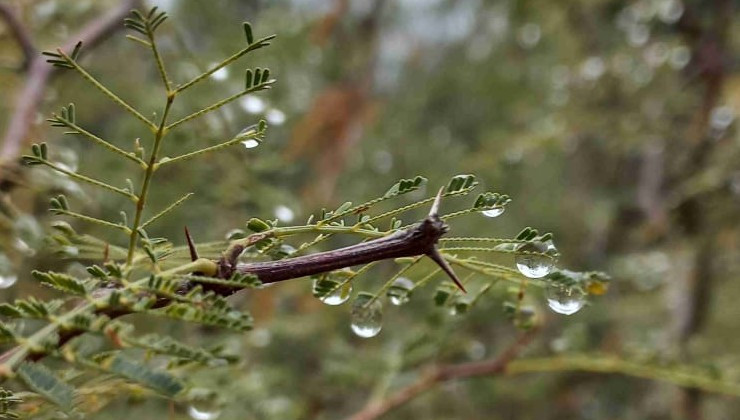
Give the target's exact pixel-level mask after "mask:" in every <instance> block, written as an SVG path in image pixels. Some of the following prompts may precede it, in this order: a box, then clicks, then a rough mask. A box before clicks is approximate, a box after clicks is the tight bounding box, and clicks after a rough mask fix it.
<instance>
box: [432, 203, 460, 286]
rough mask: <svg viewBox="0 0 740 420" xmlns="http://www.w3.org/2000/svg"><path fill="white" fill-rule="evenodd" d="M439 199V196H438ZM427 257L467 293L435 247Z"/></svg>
mask: <svg viewBox="0 0 740 420" xmlns="http://www.w3.org/2000/svg"><path fill="white" fill-rule="evenodd" d="M438 197H439V196H438ZM427 257H429V258H431V259H432V261H434V262H436V263H437V265H439V268H441V269H442V271H444V272H445V273H447V275H448V276H450V279H452V281H453V282H454V283H455V285H456V286H457V287H458V288H459V289H460V290H462V292H463V293H468V291H467V290H465V287H464V286H463V285H462V282H461V281H460V279H459V278H458V277H457V274H455V272H454V271H453V270H452V267H451V266H450V264H449V263H448V262H447V260H445V259H444V257H442V254H440V253H439V249H437V247H436V246H435V247H434V248H433V249H432V250H431V251H430V252H429V253H428V254H427Z"/></svg>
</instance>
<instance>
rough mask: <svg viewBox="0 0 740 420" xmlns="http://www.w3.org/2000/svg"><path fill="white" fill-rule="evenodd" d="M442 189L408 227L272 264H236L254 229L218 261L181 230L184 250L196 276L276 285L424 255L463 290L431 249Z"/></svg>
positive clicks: (8, 355) (71, 333)
mask: <svg viewBox="0 0 740 420" xmlns="http://www.w3.org/2000/svg"><path fill="white" fill-rule="evenodd" d="M442 193H443V189H440V190H439V193H438V194H437V196H436V197H435V199H434V204H433V205H432V208H431V210H430V212H429V215H428V216H427V217H426V218H425V219H424V220H423V221H422V222H421V223H419V224H417V225H414V226H412V227H410V228H408V229H405V230H401V231H398V232H396V233H394V234H391V235H388V236H385V237H381V238H378V239H374V240H371V241H367V242H362V243H360V244H357V245H352V246H348V247H345V248H340V249H336V250H333V251H327V252H319V253H316V254H312V255H306V256H300V257H294V258H287V259H283V260H278V261H272V262H262V263H251V264H237V257H238V256H239V254H241V252H242V251H243V250H244V248H245V247H247V246H249V245H250V244H254V243H256V242H258V241H259V240H262V239H265V238H266V237H269V236H267V235H265V234H262V233H257V234H254V235H252V236H251V237H249V238H247V240H246V241H245V242H243V243H242V244H241V245H239V246H236V247H231V248H229V249H227V250H226V251H225V252H224V256H223V257H222V258H221V259H220V260H219V261H218V262H213V261H210V260H206V259H204V258H199V257H198V253H197V251H196V250H195V245H194V244H193V241H192V238H190V234H189V232H188V231H187V230H186V239H187V242H188V246H189V248H190V256H191V259H192V260H193V262H192V263H191V264H193V265H197V266H198V267H199V269H197V270H195V271H196V272H197V273H198V274H202V275H208V276H214V277H218V278H230V277H231V276H232V275H233V274H234V273H235V272H237V271H238V272H240V273H243V274H253V275H256V276H257V277H258V278H259V279H260V281H262V282H263V283H276V282H280V281H285V280H291V279H295V278H299V277H304V276H310V275H312V274H319V273H324V272H327V271H331V270H336V269H340V268H345V267H350V266H353V265H359V264H366V263H370V262H373V261H380V260H385V259H391V258H399V257H411V256H420V255H427V256H429V257H430V258H432V260H434V261H435V262H437V264H439V265H440V266H441V268H442V269H443V270H444V271H445V272H447V274H448V275H449V276H450V278H451V279H452V281H454V282H455V283H456V284H457V285H458V287H460V289H462V290H463V291H464V290H465V289H464V288H463V286H462V284H461V283H460V280H459V279H458V277H457V276H456V275H455V273H454V272H453V271H452V269H451V268H450V267H449V265H448V264H447V262H446V261H445V260H444V259H443V258H442V257H441V256H440V255H439V250H438V249H437V242H438V240H439V238H440V237H441V236H442V235H444V234H445V233H446V232H447V230H448V226H447V225H446V224H445V223H444V222H443V221H442V220H441V219H440V217H439V214H438V212H439V205H440V201H441V198H442ZM195 286H196V284H185V285H184V286H183V287H182V288H181V290H180V291H179V293H182V294H186V293H188V292H189V291H190V290H191V289H192V288H193V287H195ZM201 287H202V288H203V289H204V290H206V291H213V292H215V293H218V294H220V295H222V296H229V295H231V294H233V293H236V292H238V291H239V290H241V289H236V288H229V287H223V286H219V285H213V284H201ZM113 290H114V289H112V288H101V289H98V290H97V291H96V292H95V294H96V295H97V296H98V297H104V296H105V295H106V294H109V293H111V292H112V291H113ZM86 303H87V302H82V303H81V305H83V306H84V305H85V304H86ZM170 303H171V300H170V299H168V298H163V297H162V298H159V299H158V300H157V302H156V304H155V307H156V308H162V307H165V306H167V305H169V304H170ZM80 308H82V306H80ZM80 310H82V309H80ZM94 312H95V313H96V314H98V315H102V314H104V315H106V316H108V318H110V319H114V318H118V317H120V316H123V315H127V314H129V313H131V311H130V310H128V309H126V308H125V307H116V308H105V309H97V310H94ZM83 333H84V331H83V330H65V331H64V332H63V333H61V334H60V336H59V341H58V344H57V347H61V346H62V345H64V344H65V343H67V342H68V341H69V340H71V339H72V338H75V337H77V336H79V335H81V334H83ZM20 349H21V347H14V348H12V349H10V350H8V351H6V352H5V353H3V354H0V365H2V364H5V363H8V361H9V360H11V359H14V358H15V359H18V358H19V357H18V356H16V354H17V353H18V352H19V351H20ZM44 356H45V354H43V353H34V354H30V355H28V356H25V358H27V359H30V360H39V359H41V358H43V357H44ZM1 373H2V369H0V374H1Z"/></svg>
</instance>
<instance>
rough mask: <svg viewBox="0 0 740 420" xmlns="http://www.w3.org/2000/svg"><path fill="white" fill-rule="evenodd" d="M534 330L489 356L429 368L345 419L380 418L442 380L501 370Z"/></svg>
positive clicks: (490, 373)
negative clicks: (415, 379)
mask: <svg viewBox="0 0 740 420" xmlns="http://www.w3.org/2000/svg"><path fill="white" fill-rule="evenodd" d="M535 332H536V330H534V329H533V330H530V331H528V332H526V333H524V334H522V335H521V336H520V337H519V338H518V339H517V340H516V341H515V342H514V343H512V344H511V345H510V346H509V347H508V348H507V349H506V350H504V351H503V352H502V353H501V354H499V355H498V356H497V357H495V358H493V359H489V360H484V361H481V362H470V363H461V364H457V365H443V366H436V367H433V368H431V369H430V370H429V371H428V372H427V373H426V374H424V375H423V376H422V377H421V378H420V379H419V380H418V381H416V382H415V383H413V384H411V385H409V386H407V387H405V388H402V389H401V390H399V391H398V392H396V393H395V394H393V395H391V396H390V397H389V398H387V399H385V400H382V401H371V402H369V403H368V404H367V405H366V406H365V407H364V408H363V409H362V410H360V411H359V412H357V413H355V414H354V415H352V416H351V417H349V418H348V419H347V420H374V419H377V418H380V417H381V416H383V415H385V414H386V413H388V412H389V411H391V410H393V409H396V408H398V407H400V406H402V405H404V404H406V403H407V402H409V401H411V400H412V399H414V398H416V397H418V396H419V395H421V394H423V393H424V392H426V391H428V390H430V389H431V388H433V387H435V386H436V385H437V384H439V383H442V382H446V381H451V380H455V379H465V378H470V377H475V376H493V375H497V374H500V373H504V372H505V371H506V367H507V366H508V365H509V363H510V362H511V361H512V360H514V359H515V358H516V357H517V356H518V355H519V353H521V352H522V350H523V349H524V348H525V347H526V346H527V344H529V342H530V341H532V339H533V338H534V336H535Z"/></svg>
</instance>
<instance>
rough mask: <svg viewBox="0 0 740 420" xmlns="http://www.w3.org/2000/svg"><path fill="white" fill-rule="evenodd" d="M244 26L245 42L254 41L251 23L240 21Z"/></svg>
mask: <svg viewBox="0 0 740 420" xmlns="http://www.w3.org/2000/svg"><path fill="white" fill-rule="evenodd" d="M242 26H243V27H244V35H245V36H246V37H247V44H252V43H253V42H254V35H253V34H252V25H251V24H250V23H249V22H244V23H242Z"/></svg>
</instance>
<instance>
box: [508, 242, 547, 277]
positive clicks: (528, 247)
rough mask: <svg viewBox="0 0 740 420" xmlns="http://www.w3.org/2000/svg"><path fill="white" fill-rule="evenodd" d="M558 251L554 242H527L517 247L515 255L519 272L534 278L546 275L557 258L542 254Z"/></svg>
mask: <svg viewBox="0 0 740 420" xmlns="http://www.w3.org/2000/svg"><path fill="white" fill-rule="evenodd" d="M553 252H554V253H557V250H556V249H555V246H554V245H552V242H550V241H548V242H547V243H546V242H539V241H534V242H527V243H524V244H522V245H520V246H519V247H518V248H517V255H516V257H515V261H516V268H518V269H519V272H520V273H522V274H524V275H525V276H527V277H529V278H532V279H539V278H542V277H545V276H546V275H548V274H549V273H550V270H552V267H553V265H554V264H555V260H554V259H553V258H552V257H550V256H548V255H542V254H545V253H547V254H553Z"/></svg>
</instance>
